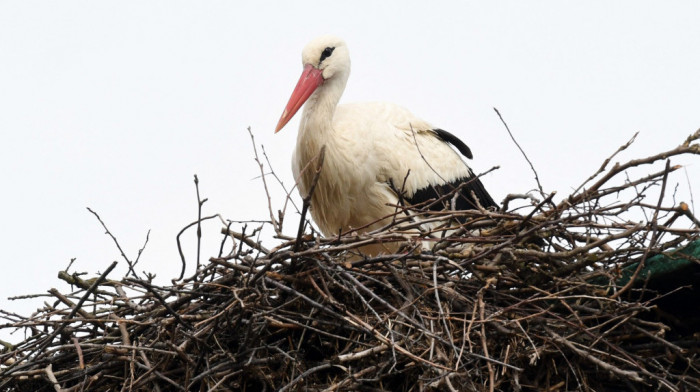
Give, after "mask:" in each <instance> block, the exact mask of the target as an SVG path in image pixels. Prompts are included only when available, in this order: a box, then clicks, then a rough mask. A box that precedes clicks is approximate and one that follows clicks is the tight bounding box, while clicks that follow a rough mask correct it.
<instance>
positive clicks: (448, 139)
mask: <svg viewBox="0 0 700 392" xmlns="http://www.w3.org/2000/svg"><path fill="white" fill-rule="evenodd" d="M433 132H435V134H436V135H437V136H438V137H439V138H440V139H442V141H444V142H445V143H450V144H451V145H453V146H455V147H457V150H459V152H461V153H462V155H464V156H465V157H467V158H469V159H472V158H473V156H472V150H470V149H469V147H468V146H467V145H466V144H464V142H463V141H461V140H459V138H458V137H457V136H455V135H453V134H451V133H449V132H447V131H446V130H444V129H440V128H435V129H433Z"/></svg>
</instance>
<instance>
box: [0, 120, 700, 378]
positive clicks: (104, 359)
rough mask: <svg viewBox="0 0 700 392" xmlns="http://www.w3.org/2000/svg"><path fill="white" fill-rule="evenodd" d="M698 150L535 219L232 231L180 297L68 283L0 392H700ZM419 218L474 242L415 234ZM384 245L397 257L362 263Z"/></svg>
mask: <svg viewBox="0 0 700 392" xmlns="http://www.w3.org/2000/svg"><path fill="white" fill-rule="evenodd" d="M698 138H700V131H698V132H696V133H695V134H693V135H691V136H690V137H689V138H688V139H687V140H686V141H685V142H684V143H683V144H681V145H680V146H679V147H677V148H675V149H672V150H669V151H665V152H662V153H660V154H657V155H654V156H651V157H648V158H644V159H637V160H632V161H629V162H627V163H624V164H615V165H612V167H611V168H608V165H609V161H610V159H609V160H607V161H606V162H605V163H604V164H603V165H602V167H601V168H600V170H598V171H597V172H596V173H595V174H594V175H593V176H591V178H589V179H588V180H587V181H586V182H585V187H584V186H582V187H580V188H579V189H578V190H576V191H575V192H574V193H573V194H572V195H571V196H569V197H567V198H565V199H564V200H563V201H561V202H559V203H554V202H553V201H552V200H553V195H545V197H544V198H543V199H542V200H539V201H533V202H532V203H531V205H530V207H529V208H526V209H522V207H520V208H512V209H509V208H508V205H509V204H512V202H513V200H514V199H517V198H518V196H517V195H515V196H511V197H509V198H508V199H507V200H506V201H505V203H504V208H502V209H501V210H499V211H486V210H480V211H478V210H477V211H458V212H451V213H450V212H442V213H439V212H435V211H430V210H428V209H424V210H421V209H420V208H419V207H420V206H412V207H403V206H397V219H396V225H394V226H392V227H387V228H385V229H382V230H379V231H376V232H372V233H366V234H361V235H357V234H353V233H349V234H347V235H343V236H338V237H337V238H321V237H319V236H318V235H316V234H315V233H314V232H313V231H312V230H311V231H310V230H309V229H308V222H307V221H306V219H305V212H306V210H307V207H308V201H307V202H306V203H305V205H304V206H303V208H302V209H301V210H302V219H301V222H302V223H301V224H300V227H299V229H298V231H299V235H297V236H295V237H286V240H285V241H283V242H282V243H281V244H279V245H278V246H276V247H275V248H274V249H268V248H266V247H265V246H264V245H263V244H261V243H260V242H259V241H258V240H257V238H258V235H259V232H258V228H256V229H254V230H251V231H250V232H248V231H249V230H248V229H247V227H251V226H250V225H249V226H245V227H244V229H243V230H239V231H238V232H236V231H234V230H232V229H231V227H230V226H231V225H229V227H227V228H226V229H224V230H222V232H223V237H222V243H221V250H220V251H219V255H218V256H217V257H212V258H210V259H209V261H208V262H207V263H204V264H202V265H199V266H198V268H197V270H196V272H195V274H194V275H193V276H190V277H187V278H183V277H180V278H179V279H175V280H173V281H172V284H169V285H166V286H160V285H157V284H155V283H154V282H153V280H152V279H151V278H150V276H140V275H138V274H137V273H135V272H134V269H133V268H132V267H133V263H131V262H129V266H130V270H129V273H128V274H127V276H124V277H123V278H121V279H110V273H111V271H112V269H113V268H114V266H115V264H116V262H115V263H114V264H112V265H111V266H109V268H107V269H106V270H105V271H104V273H102V274H101V275H99V276H96V277H94V278H92V279H86V278H84V276H83V275H80V274H75V273H74V274H71V273H68V272H67V271H63V272H62V273H61V275H60V276H61V277H62V279H64V280H66V281H68V282H69V283H71V284H72V285H74V287H75V291H72V292H69V293H61V292H59V291H57V290H55V289H52V290H51V291H50V295H51V297H52V300H50V301H47V302H46V303H45V306H44V307H43V308H42V309H40V310H39V311H38V312H36V313H34V314H32V315H31V316H20V315H16V314H10V313H8V312H2V313H0V315H1V316H2V317H3V318H4V319H5V320H6V323H5V324H2V325H0V327H1V328H9V329H22V330H24V332H25V336H27V337H26V339H25V340H24V341H22V342H20V343H18V344H14V345H11V344H5V348H4V349H3V350H2V351H1V352H0V391H11V390H12V391H14V390H17V391H50V390H55V391H83V390H90V391H116V390H122V391H153V390H155V391H159V390H160V391H163V390H183V391H209V390H217V391H218V390H222V391H227V390H232V391H233V390H246V391H265V390H267V391H273V390H277V391H293V390H325V391H349V390H368V391H369V390H372V391H379V390H382V391H384V390H385V391H422V390H441V391H442V390H475V391H494V390H521V391H534V390H537V391H540V390H547V391H568V390H581V391H600V390H662V391H686V390H688V391H689V390H700V349H698V347H700V315H699V313H698V306H697V304H698V303H699V302H698V301H699V300H700V268H699V266H700V260H699V259H698V257H700V241H699V233H700V231H699V229H698V226H699V225H698V224H699V223H700V222H698V220H697V219H696V218H695V217H694V216H693V215H692V213H691V212H690V208H689V207H688V205H686V204H685V203H682V202H675V201H672V202H670V203H669V202H667V201H666V200H668V199H673V198H672V197H670V196H669V194H670V193H672V187H671V186H669V185H668V184H669V174H670V173H672V172H673V171H674V170H676V169H678V166H674V165H671V163H670V158H674V157H677V156H679V155H682V154H695V155H697V154H700V145H698V144H697V143H696V144H693V142H694V141H695V140H697V139H698ZM628 145H629V143H628V144H626V145H625V146H622V147H621V148H620V149H619V150H618V152H619V151H621V150H623V149H624V148H626V147H627V146H628ZM614 155H615V154H613V156H614ZM256 156H257V155H256ZM611 158H612V157H611ZM655 163H656V165H654V164H655ZM640 167H652V168H653V167H657V168H659V170H658V171H655V172H651V173H650V172H649V170H646V171H644V172H643V173H642V174H640V175H638V176H636V177H635V176H633V175H632V173H633V172H634V170H631V169H632V168H640ZM637 172H639V170H637ZM620 195H627V196H625V197H621V196H620ZM652 195H653V196H652ZM202 204H203V202H201V201H200V207H201V205H202ZM409 210H410V212H411V214H406V212H407V211H409ZM522 211H524V212H522ZM416 214H424V215H427V214H433V215H436V214H437V215H439V216H436V219H437V218H439V219H441V220H445V219H453V220H454V221H457V222H461V223H460V224H461V228H460V229H458V230H451V231H449V232H448V233H449V235H440V232H438V231H435V232H426V231H423V232H420V233H418V234H416V233H415V230H413V231H411V232H410V233H409V232H405V231H404V229H405V227H406V225H407V224H409V223H410V217H411V216H415V215H416ZM630 214H632V215H630ZM627 216H636V217H639V216H642V217H646V219H645V220H644V221H641V222H639V221H638V220H634V219H630V218H626V217H627ZM207 218H209V217H206V218H201V219H198V220H197V222H195V223H194V224H193V225H199V224H201V223H202V221H204V220H205V219H207ZM269 224H272V225H273V226H274V227H275V228H276V230H278V229H279V230H280V231H281V223H280V222H279V219H275V217H274V216H273V215H272V214H271V217H270V222H269ZM191 226H192V225H191ZM452 227H453V228H454V226H452ZM414 229H415V227H414ZM475 233H478V235H477V234H475ZM278 234H279V236H280V237H282V236H281V234H280V233H278ZM443 234H444V233H443ZM380 242H401V243H402V244H403V245H402V247H401V249H400V250H399V251H398V252H397V253H395V254H382V255H378V256H371V257H370V256H363V255H361V254H360V253H358V252H357V249H360V248H362V247H363V246H365V245H367V244H373V243H380ZM425 243H430V244H431V245H432V246H431V248H432V250H431V251H424V250H423V249H424V248H425V247H424V246H423V245H424V244H425ZM224 249H227V251H224ZM127 261H128V260H127ZM183 263H184V258H183Z"/></svg>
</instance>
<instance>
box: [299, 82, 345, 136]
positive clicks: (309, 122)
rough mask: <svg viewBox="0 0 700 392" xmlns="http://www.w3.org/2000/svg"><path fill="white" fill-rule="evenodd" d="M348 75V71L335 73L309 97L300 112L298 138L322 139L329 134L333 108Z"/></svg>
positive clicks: (338, 99)
mask: <svg viewBox="0 0 700 392" xmlns="http://www.w3.org/2000/svg"><path fill="white" fill-rule="evenodd" d="M348 76H349V72H342V73H336V74H335V75H333V77H331V78H329V79H328V80H326V81H325V82H324V83H323V84H322V85H321V86H319V87H318V89H316V91H315V92H314V93H313V94H312V95H311V96H310V97H309V99H308V101H306V104H305V105H304V112H303V113H302V118H301V124H300V126H299V139H303V138H305V137H309V136H311V137H314V138H318V139H323V138H327V137H329V136H330V133H331V132H332V130H333V127H332V123H333V115H334V114H335V108H336V107H337V106H338V101H340V97H341V96H342V95H343V91H344V90H345V85H346V84H347V81H348ZM307 133H308V135H307ZM312 135H313V136H312Z"/></svg>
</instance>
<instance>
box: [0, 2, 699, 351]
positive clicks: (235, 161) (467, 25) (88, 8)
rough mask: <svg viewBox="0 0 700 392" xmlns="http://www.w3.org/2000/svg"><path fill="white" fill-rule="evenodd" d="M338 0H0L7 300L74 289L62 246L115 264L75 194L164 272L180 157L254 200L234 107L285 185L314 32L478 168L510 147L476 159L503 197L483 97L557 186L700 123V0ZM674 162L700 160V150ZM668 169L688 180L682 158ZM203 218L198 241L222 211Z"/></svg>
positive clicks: (236, 207)
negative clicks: (294, 94) (289, 110)
mask: <svg viewBox="0 0 700 392" xmlns="http://www.w3.org/2000/svg"><path fill="white" fill-rule="evenodd" d="M334 4H335V3H332V2H329V1H327V0H325V1H290V2H281V1H280V2H270V1H256V2H230V1H207V2H180V1H170V0H168V1H118V2H116V1H112V2H96V1H81V2H75V1H62V2H47V1H44V2H42V1H0V136H1V138H0V181H2V184H3V185H2V192H0V206H2V207H1V208H2V212H3V214H2V217H3V220H2V226H1V228H0V231H1V233H0V249H2V252H1V253H0V258H1V259H0V260H2V261H1V262H2V270H1V271H2V272H1V273H0V308H2V309H6V310H15V311H19V312H21V313H23V314H28V313H31V312H32V311H33V310H34V308H35V307H36V306H37V302H36V301H35V302H18V301H8V300H7V297H8V296H12V295H20V294H28V293H39V292H45V291H46V290H48V289H49V288H51V287H59V288H61V289H65V288H66V286H65V285H63V284H62V282H60V281H59V280H58V279H57V278H56V274H57V272H58V271H59V270H61V269H64V268H65V267H66V266H67V264H68V261H69V260H70V259H71V258H77V260H76V264H75V265H74V268H73V270H78V271H88V272H91V273H96V272H98V271H103V270H104V269H105V268H106V267H107V266H108V265H109V264H110V263H111V262H112V261H113V260H120V264H121V267H120V269H119V270H118V271H115V272H113V273H112V275H111V277H112V278H119V277H121V276H122V275H121V274H122V273H123V272H124V267H125V266H124V262H123V261H121V257H120V256H119V252H118V250H117V249H116V247H115V246H114V245H113V244H112V241H111V239H110V238H109V237H108V236H106V235H104V230H103V229H102V228H101V226H100V225H99V223H98V222H97V220H96V219H95V218H94V217H93V216H92V215H91V214H90V213H89V212H88V211H87V210H86V209H85V207H91V208H93V209H94V210H96V211H97V212H98V213H99V214H100V215H101V217H102V218H103V220H104V221H105V222H106V224H107V225H108V227H109V228H110V230H111V231H112V233H113V234H115V235H116V236H117V238H118V239H119V241H120V243H121V245H122V247H123V249H124V250H125V251H126V252H127V254H128V256H130V257H132V258H133V257H135V256H136V252H137V250H138V249H139V248H140V247H141V245H142V244H143V241H144V239H145V235H146V232H147V231H148V230H149V229H150V230H151V236H150V242H149V244H148V246H147V248H146V250H145V252H144V254H143V255H142V261H141V263H140V265H139V267H140V268H139V270H144V269H145V270H149V271H154V272H157V273H158V276H159V278H160V279H159V281H160V282H161V283H164V282H166V281H167V280H166V279H169V278H172V277H175V276H177V274H178V273H179V270H180V261H179V256H178V253H177V248H176V245H175V235H176V234H177V233H178V231H179V230H180V229H181V228H182V227H184V226H185V225H186V224H188V223H190V222H192V221H193V220H194V219H196V213H197V208H196V198H195V190H194V185H193V181H192V179H193V174H195V173H196V174H198V176H199V178H200V191H201V193H202V196H203V197H207V198H209V201H208V202H207V203H206V204H205V206H204V214H205V215H209V214H213V213H217V212H218V213H221V214H223V215H224V216H225V217H226V218H229V219H234V220H247V219H259V220H264V219H267V217H268V212H267V200H266V198H265V194H264V191H263V188H262V185H261V183H260V180H259V179H256V176H257V175H258V169H257V167H256V165H255V163H254V161H253V152H252V150H251V142H250V138H249V136H248V133H247V131H246V128H247V127H248V126H250V127H252V130H253V132H254V133H255V136H256V138H257V141H258V142H259V143H262V144H264V145H265V148H266V151H267V152H268V155H269V156H270V159H271V161H272V164H273V166H274V168H275V169H276V172H277V174H278V175H280V177H281V178H282V179H283V180H284V181H285V183H286V184H287V185H291V184H292V183H293V181H292V176H291V170H290V159H291V158H290V157H291V151H292V149H293V145H294V141H295V138H296V132H295V131H296V127H297V125H298V119H295V120H293V121H292V122H291V123H290V124H289V125H288V126H287V127H286V128H285V129H284V130H283V131H282V132H280V133H279V134H277V135H273V129H274V126H275V124H276V123H277V120H278V118H279V115H280V114H281V112H282V110H283V109H284V106H285V104H286V102H287V99H288V98H289V95H290V93H291V91H292V88H293V87H294V85H295V83H296V81H297V78H298V77H299V75H300V73H301V63H300V58H301V56H300V52H301V49H302V47H303V46H304V45H305V44H306V42H307V41H308V40H310V39H311V38H313V37H314V36H316V35H319V34H324V33H333V34H336V35H340V36H342V37H344V38H345V40H346V41H347V43H348V45H349V48H350V52H351V57H352V61H353V71H352V75H351V77H350V80H349V83H348V88H347V90H346V94H345V96H344V98H343V101H345V102H350V101H363V100H378V101H393V102H396V103H399V104H401V105H403V106H405V107H407V108H409V109H410V110H411V111H413V112H414V113H415V114H417V115H418V116H420V117H423V118H425V119H426V120H428V121H430V122H432V123H433V124H435V125H436V126H439V127H441V128H443V129H446V130H448V131H450V132H452V133H454V134H456V135H457V136H459V137H460V138H461V139H463V140H464V141H465V142H466V143H467V144H468V145H469V146H470V147H471V149H472V151H473V152H474V156H475V159H474V160H473V161H471V162H470V165H471V166H472V167H473V168H474V170H475V171H476V172H480V171H484V170H487V169H488V168H490V167H492V166H495V165H500V166H501V169H500V170H498V171H496V172H494V173H492V174H490V175H489V176H488V177H487V178H486V179H485V180H484V183H485V184H486V186H487V188H488V189H489V191H490V192H491V194H492V195H493V196H494V198H495V199H496V200H500V199H502V198H503V197H504V196H505V195H506V194H507V193H519V192H524V191H527V190H529V189H532V188H534V187H535V183H534V180H533V176H532V174H531V172H530V169H529V167H528V166H527V164H526V162H525V161H524V160H523V158H522V156H521V155H520V153H519V152H518V150H517V148H516V147H515V145H514V144H513V143H512V142H511V141H510V138H509V137H508V135H507V133H506V131H505V130H504V128H503V126H502V125H501V123H500V121H499V120H498V117H497V116H496V115H495V113H494V112H493V110H492V108H493V107H497V108H498V109H499V110H500V111H501V113H502V114H503V115H504V117H505V119H506V121H508V123H509V125H510V127H511V129H512V130H513V132H514V134H515V136H516V138H517V140H518V141H519V143H520V144H521V145H522V147H523V148H524V149H525V151H526V152H527V153H528V155H529V157H530V159H531V160H532V161H533V163H534V165H535V167H536V168H537V170H538V172H539V175H540V179H541V181H542V183H543V185H544V188H545V190H546V191H555V190H556V191H558V194H559V196H565V195H567V194H568V192H569V191H570V190H571V189H572V188H575V187H576V186H578V185H579V184H580V183H581V182H582V181H583V180H584V179H585V178H586V177H588V176H589V175H590V174H592V173H593V172H594V171H595V170H597V168H598V167H599V166H600V164H601V162H602V161H603V160H604V159H605V158H606V157H607V156H608V155H610V153H611V152H612V151H614V150H615V149H616V148H617V147H618V146H619V145H620V144H622V143H624V142H625V141H627V140H628V139H629V138H630V137H631V136H632V135H633V133H634V132H635V131H640V132H641V134H640V136H639V138H638V141H637V142H636V143H635V145H634V146H633V147H632V148H631V149H630V151H629V152H628V153H626V154H624V155H623V156H622V158H621V159H624V158H633V157H643V156H647V155H650V154H651V153H655V152H660V151H661V150H666V149H669V148H671V147H674V146H676V145H677V144H679V143H680V142H681V141H682V140H684V139H685V137H686V136H687V135H688V134H690V133H691V132H693V131H694V130H696V129H697V128H698V127H700V24H699V23H698V16H700V2H696V1H668V2H650V1H615V2H609V1H597V2H578V3H575V2H570V1H567V2H563V1H529V2H523V1H499V2H479V3H477V2H466V1H459V2H457V1H454V2H430V3H429V2H426V1H406V0H402V1H391V2H375V1H354V2H347V3H346V4H345V5H334ZM428 4H430V5H429V6H428ZM659 4H662V5H663V6H662V7H660V6H658V5H659ZM677 163H685V164H688V166H687V173H688V176H689V178H690V182H691V184H692V183H693V182H694V181H695V182H696V181H697V178H698V176H699V175H700V168H698V166H699V165H698V160H697V157H696V158H688V159H686V160H685V161H680V162H677ZM674 181H676V182H679V183H680V186H679V193H680V195H681V197H680V198H681V199H684V200H689V194H688V180H686V177H685V174H680V175H679V176H676V177H675V178H674ZM695 188H696V190H697V182H696V183H695ZM275 195H276V196H275V197H274V199H273V203H274V204H275V208H280V207H281V205H282V203H283V202H284V200H283V198H282V194H281V192H280V191H279V189H277V188H276V189H275ZM295 196H296V194H295ZM289 215H290V220H291V219H292V218H291V215H292V211H289ZM205 227H206V228H207V230H208V231H207V234H209V236H208V238H210V241H209V242H207V243H205V246H204V249H203V256H204V257H208V256H209V255H212V254H215V253H216V252H217V251H218V242H219V240H220V237H219V236H218V235H216V233H217V232H218V230H219V225H218V223H215V222H213V221H210V222H209V223H207V224H205ZM287 231H288V233H289V234H293V233H294V232H295V230H294V227H293V226H291V225H290V226H288V230H287ZM193 237H194V231H190V232H189V238H190V239H192V238H193ZM191 244H192V242H191V240H190V242H189V245H191ZM187 252H188V257H189V259H190V261H193V257H194V256H193V255H194V250H193V247H192V246H189V247H188V249H187ZM190 271H191V270H190ZM0 323H2V321H0ZM21 337H22V336H21V335H14V336H13V337H11V338H9V339H11V340H13V341H14V340H19V339H20V338H21ZM2 338H7V335H5V334H2V333H0V339H2Z"/></svg>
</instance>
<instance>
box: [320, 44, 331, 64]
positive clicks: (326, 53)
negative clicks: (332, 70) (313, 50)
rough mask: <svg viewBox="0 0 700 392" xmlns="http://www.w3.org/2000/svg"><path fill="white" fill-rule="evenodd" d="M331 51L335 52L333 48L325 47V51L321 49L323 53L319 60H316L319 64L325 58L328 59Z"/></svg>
mask: <svg viewBox="0 0 700 392" xmlns="http://www.w3.org/2000/svg"><path fill="white" fill-rule="evenodd" d="M333 50H335V47H330V46H329V47H327V48H326V49H323V52H321V59H320V60H318V62H319V63H321V62H323V60H325V59H326V58H327V57H330V56H331V55H332V54H333Z"/></svg>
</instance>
